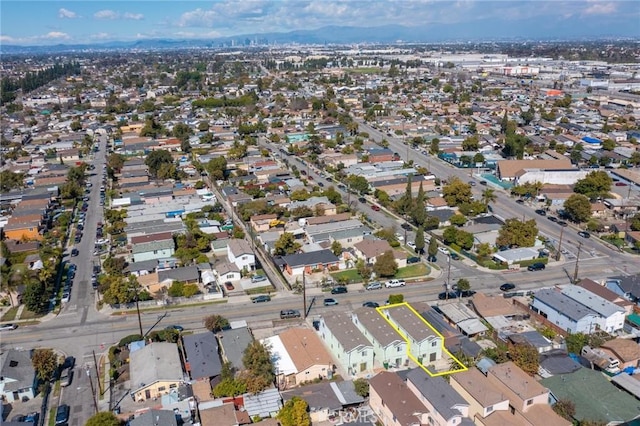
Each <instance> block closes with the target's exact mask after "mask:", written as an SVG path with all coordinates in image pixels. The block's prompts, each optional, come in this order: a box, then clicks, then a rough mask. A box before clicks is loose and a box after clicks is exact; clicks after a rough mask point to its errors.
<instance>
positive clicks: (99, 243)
mask: <svg viewBox="0 0 640 426" xmlns="http://www.w3.org/2000/svg"><path fill="white" fill-rule="evenodd" d="M96 244H98V245H102V244H109V239H108V238H101V239H99V240H98V241H96Z"/></svg>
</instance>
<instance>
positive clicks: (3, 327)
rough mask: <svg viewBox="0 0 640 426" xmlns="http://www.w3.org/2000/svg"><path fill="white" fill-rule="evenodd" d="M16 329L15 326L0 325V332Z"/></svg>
mask: <svg viewBox="0 0 640 426" xmlns="http://www.w3.org/2000/svg"><path fill="white" fill-rule="evenodd" d="M16 328H18V326H17V324H2V325H0V331H7V330H15V329H16Z"/></svg>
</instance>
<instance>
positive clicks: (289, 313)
mask: <svg viewBox="0 0 640 426" xmlns="http://www.w3.org/2000/svg"><path fill="white" fill-rule="evenodd" d="M300 317H301V315H300V311H298V310H296V309H285V310H282V311H280V319H291V318H300Z"/></svg>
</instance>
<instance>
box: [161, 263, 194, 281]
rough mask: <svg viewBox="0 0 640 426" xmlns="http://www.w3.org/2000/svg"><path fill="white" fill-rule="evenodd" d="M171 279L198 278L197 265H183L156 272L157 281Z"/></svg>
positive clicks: (187, 279) (192, 279)
mask: <svg viewBox="0 0 640 426" xmlns="http://www.w3.org/2000/svg"><path fill="white" fill-rule="evenodd" d="M168 279H172V280H175V281H197V280H199V279H200V273H199V272H198V267H197V266H195V265H192V266H184V267H182V268H174V269H167V270H165V271H159V272H158V281H159V282H162V281H164V280H168Z"/></svg>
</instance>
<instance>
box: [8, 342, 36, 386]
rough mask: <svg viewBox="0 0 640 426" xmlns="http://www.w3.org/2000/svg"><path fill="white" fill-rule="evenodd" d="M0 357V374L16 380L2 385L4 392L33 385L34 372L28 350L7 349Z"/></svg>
mask: <svg viewBox="0 0 640 426" xmlns="http://www.w3.org/2000/svg"><path fill="white" fill-rule="evenodd" d="M1 359H2V371H1V373H0V374H1V375H2V376H3V377H5V378H8V379H13V380H16V381H15V382H9V383H6V384H5V385H4V390H5V392H6V391H17V390H18V389H25V388H30V387H32V386H33V384H34V379H35V375H36V373H35V370H34V369H33V365H32V364H31V356H30V355H29V351H16V350H14V349H8V350H5V351H4V352H3V353H2V355H1Z"/></svg>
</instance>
